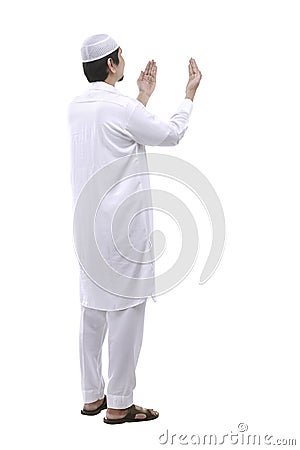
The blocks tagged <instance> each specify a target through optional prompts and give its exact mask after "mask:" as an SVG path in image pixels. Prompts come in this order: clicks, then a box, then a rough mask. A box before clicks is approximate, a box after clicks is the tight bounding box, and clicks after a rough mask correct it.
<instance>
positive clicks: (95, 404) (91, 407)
mask: <svg viewBox="0 0 300 450" xmlns="http://www.w3.org/2000/svg"><path fill="white" fill-rule="evenodd" d="M104 398H105V397H103V398H101V399H98V400H96V401H95V402H91V403H85V404H84V409H85V411H94V410H95V409H97V408H99V406H101V405H103V402H104Z"/></svg>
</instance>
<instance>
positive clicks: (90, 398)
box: [82, 390, 104, 403]
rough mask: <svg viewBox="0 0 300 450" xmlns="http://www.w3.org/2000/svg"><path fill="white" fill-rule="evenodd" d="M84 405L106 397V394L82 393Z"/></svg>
mask: <svg viewBox="0 0 300 450" xmlns="http://www.w3.org/2000/svg"><path fill="white" fill-rule="evenodd" d="M82 396H83V401H84V403H92V402H95V401H97V400H99V399H101V398H103V397H104V392H99V391H94V390H90V391H82Z"/></svg>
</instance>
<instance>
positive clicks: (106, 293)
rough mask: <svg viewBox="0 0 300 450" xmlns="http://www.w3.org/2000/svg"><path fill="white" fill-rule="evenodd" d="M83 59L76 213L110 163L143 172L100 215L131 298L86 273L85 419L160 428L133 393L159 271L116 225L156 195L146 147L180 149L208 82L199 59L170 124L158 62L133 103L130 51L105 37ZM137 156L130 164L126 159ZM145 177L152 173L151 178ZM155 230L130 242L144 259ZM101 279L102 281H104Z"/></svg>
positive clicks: (110, 197)
mask: <svg viewBox="0 0 300 450" xmlns="http://www.w3.org/2000/svg"><path fill="white" fill-rule="evenodd" d="M81 56H82V63H83V70H84V73H85V76H86V77H87V79H88V81H89V83H90V85H89V89H88V90H87V91H86V92H85V93H83V94H82V95H80V96H78V97H75V99H74V100H73V101H72V102H71V103H70V105H69V111H68V114H69V116H68V118H69V126H70V135H71V185H72V193H73V205H75V203H76V201H77V200H78V198H79V195H80V193H81V191H82V189H83V187H84V186H85V185H86V183H87V181H88V180H90V179H91V177H92V176H93V175H94V174H95V173H96V172H97V171H99V170H100V169H103V167H105V166H107V165H109V164H110V163H113V162H114V161H116V160H118V162H120V164H124V173H125V170H126V169H127V168H128V166H125V164H127V165H128V164H131V166H130V167H134V168H136V172H137V176H131V177H128V179H124V180H122V182H120V183H119V184H117V185H116V186H113V188H112V189H111V190H110V191H109V192H107V195H106V198H105V199H104V200H103V201H102V202H101V207H100V208H99V214H98V216H99V218H100V220H98V223H97V224H95V229H96V231H95V234H96V237H97V238H98V241H99V243H100V245H101V253H102V254H103V255H104V257H105V259H106V260H107V263H108V264H109V265H111V266H113V268H114V269H116V270H117V271H118V272H119V273H122V274H123V275H124V276H126V277H127V278H126V280H128V281H126V282H127V283H128V285H127V287H128V289H129V290H128V292H130V294H128V295H125V294H124V295H122V294H120V293H119V292H117V291H118V286H115V290H111V289H107V288H103V289H102V288H101V286H99V284H98V283H97V282H95V280H92V279H91V278H92V277H90V276H88V274H87V273H86V271H85V270H83V268H82V267H81V266H80V267H79V270H80V303H81V316H80V333H79V347H80V369H81V388H82V395H83V401H84V407H83V409H82V410H81V413H82V414H85V415H95V414H98V413H99V412H100V411H101V410H103V409H107V411H106V417H105V418H104V422H105V423H108V424H117V423H123V422H133V421H136V422H140V421H145V420H153V419H156V418H157V417H158V415H159V414H158V412H157V411H155V410H153V409H150V408H143V407H140V406H137V405H135V404H134V403H133V390H134V388H135V385H136V379H135V370H136V365H137V361H138V357H139V353H140V349H141V345H142V338H143V329H144V315H145V306H146V300H147V298H148V297H149V296H150V295H151V296H152V299H153V300H154V301H155V292H154V291H155V289H154V284H153V286H152V285H150V291H147V292H146V291H145V292H144V295H141V293H140V291H138V288H137V285H138V283H137V280H136V279H137V278H149V277H150V279H151V277H153V279H154V263H153V261H152V262H150V263H148V264H141V262H146V261H145V260H142V259H141V260H140V261H132V260H129V258H124V255H122V254H121V255H120V253H118V252H117V251H116V248H115V245H114V244H115V241H114V240H113V239H112V236H111V230H112V229H111V224H112V220H113V213H114V212H115V209H116V207H117V206H118V205H119V204H120V203H121V202H122V201H123V200H126V199H128V198H129V196H130V195H132V194H133V193H144V192H145V189H148V190H149V189H150V184H149V175H148V174H147V171H148V166H147V158H146V152H145V145H152V146H171V145H176V144H178V142H179V141H180V139H181V138H182V137H183V135H184V133H185V131H186V129H187V126H188V120H189V116H190V114H191V111H192V104H193V100H194V96H195V93H196V90H197V88H198V86H199V83H200V80H201V77H202V75H201V72H200V71H199V69H198V67H197V64H196V62H195V60H194V59H192V58H191V59H190V61H189V65H188V70H189V79H188V83H187V86H186V95H185V99H184V100H183V101H182V103H181V105H180V106H179V108H178V110H177V111H176V113H175V114H174V115H173V116H172V118H171V119H170V121H169V122H164V121H162V120H160V119H159V118H158V117H157V116H155V115H153V114H151V113H149V112H148V111H147V109H146V108H145V107H146V105H147V102H148V100H149V98H150V97H151V95H152V93H153V91H154V89H155V85H156V72H157V67H156V63H155V61H154V60H152V61H149V62H148V64H147V65H146V68H145V70H144V71H141V73H140V76H139V78H138V80H137V85H138V89H139V94H138V97H137V99H132V98H129V97H127V96H125V95H123V94H121V93H120V92H119V91H118V90H117V89H116V88H115V84H116V82H118V81H121V80H122V79H123V77H124V66H125V61H124V58H123V56H122V49H121V48H120V46H119V45H118V44H117V43H116V41H115V40H114V39H113V38H112V37H110V36H108V35H105V34H99V35H95V36H91V37H89V38H87V39H86V40H85V41H84V42H83V44H82V48H81ZM129 155H130V159H128V158H123V157H126V156H129ZM137 156H138V157H137ZM134 164H136V166H134ZM120 167H122V166H120ZM140 172H144V173H143V176H142V175H140ZM145 172H146V174H145ZM121 176H122V173H120V177H121ZM145 199H146V197H139V200H137V201H139V202H140V203H139V205H138V206H140V208H139V210H141V209H142V207H143V206H145V205H146V203H145V201H146V200H145ZM148 200H149V199H148ZM121 222H122V221H121ZM131 225H132V224H131ZM118 226H119V229H118V239H119V240H120V242H121V243H122V242H123V243H124V242H125V240H126V238H127V233H128V229H129V226H128V224H127V223H125V224H124V225H123V223H120V224H118ZM152 226H153V221H152V210H151V209H147V210H146V208H145V211H143V213H141V214H139V215H136V217H135V218H134V220H133V225H132V226H131V228H130V231H129V233H131V236H130V241H131V243H132V247H134V248H135V249H138V250H139V254H140V255H144V254H146V252H147V251H148V246H149V243H150V240H149V236H150V234H151V231H152ZM86 253H87V254H88V249H86ZM125 257H126V255H125ZM141 258H143V256H141ZM127 259H128V260H127ZM99 276H100V278H101V274H99ZM103 278H104V277H103ZM103 281H104V279H103ZM107 330H108V346H109V368H108V376H109V383H108V386H107V395H104V386H105V383H104V379H103V376H102V364H101V357H102V344H103V341H104V338H105V336H106V332H107Z"/></svg>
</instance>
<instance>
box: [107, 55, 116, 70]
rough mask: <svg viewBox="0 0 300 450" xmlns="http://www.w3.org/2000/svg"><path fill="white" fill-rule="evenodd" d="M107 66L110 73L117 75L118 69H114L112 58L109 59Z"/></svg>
mask: <svg viewBox="0 0 300 450" xmlns="http://www.w3.org/2000/svg"><path fill="white" fill-rule="evenodd" d="M107 65H108V68H109V70H110V72H112V73H116V69H115V67H114V64H113V60H112V59H111V58H109V59H108V60H107Z"/></svg>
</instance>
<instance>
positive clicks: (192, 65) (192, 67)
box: [189, 58, 202, 77]
mask: <svg viewBox="0 0 300 450" xmlns="http://www.w3.org/2000/svg"><path fill="white" fill-rule="evenodd" d="M189 75H190V76H192V75H200V76H201V77H202V74H201V72H200V70H199V68H198V66H197V63H196V61H195V59H194V58H190V61H189Z"/></svg>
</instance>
